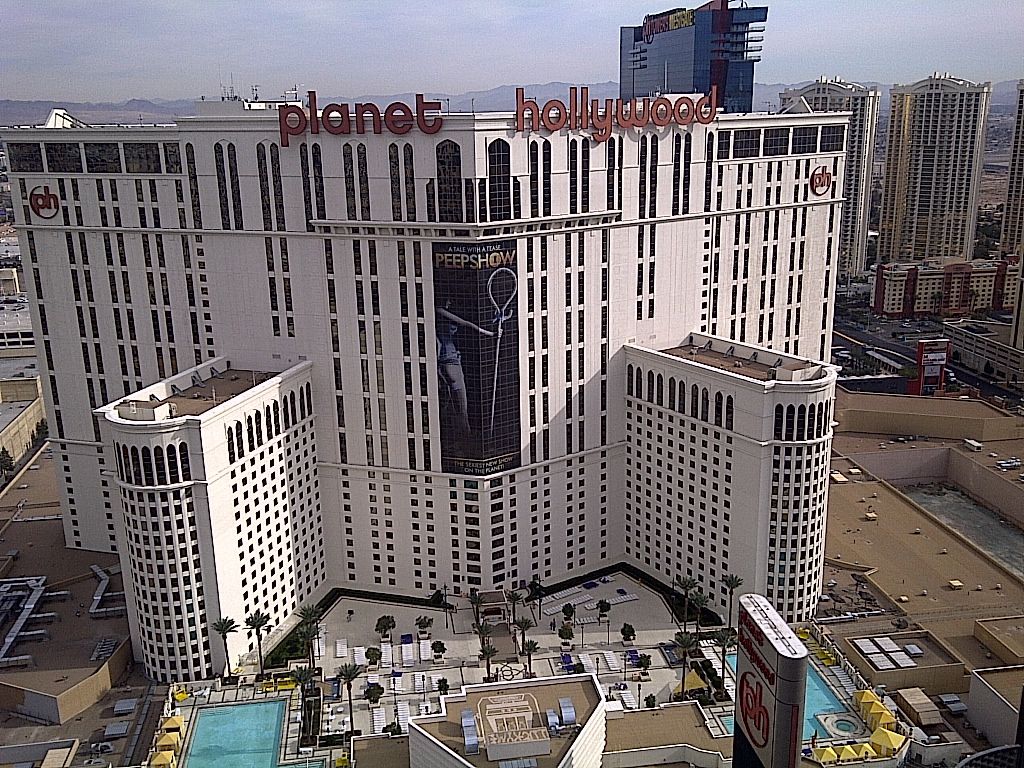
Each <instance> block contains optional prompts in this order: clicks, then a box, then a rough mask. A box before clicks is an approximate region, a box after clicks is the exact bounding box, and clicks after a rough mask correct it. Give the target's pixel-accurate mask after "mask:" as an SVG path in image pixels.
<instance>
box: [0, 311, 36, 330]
mask: <svg viewBox="0 0 1024 768" xmlns="http://www.w3.org/2000/svg"><path fill="white" fill-rule="evenodd" d="M15 307H21V309H18V310H15ZM31 330H32V314H31V313H30V312H29V309H28V304H0V333H10V332H12V331H31Z"/></svg>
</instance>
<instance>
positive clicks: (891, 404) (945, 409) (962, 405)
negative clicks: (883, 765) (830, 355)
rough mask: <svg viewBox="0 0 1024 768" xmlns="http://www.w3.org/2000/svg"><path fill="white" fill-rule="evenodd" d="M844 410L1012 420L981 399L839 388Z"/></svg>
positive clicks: (839, 406) (839, 401)
mask: <svg viewBox="0 0 1024 768" xmlns="http://www.w3.org/2000/svg"><path fill="white" fill-rule="evenodd" d="M844 408H852V409H855V410H864V411H892V412H896V413H909V414H916V415H922V416H957V417H961V418H963V417H966V418H973V419H993V418H1012V417H1010V416H1009V414H1007V413H1006V412H1005V411H1001V410H999V409H998V408H996V407H995V406H992V405H989V404H988V403H986V402H983V401H981V400H974V399H971V400H959V399H957V398H952V397H918V396H916V395H886V394H876V393H873V392H850V391H849V390H846V389H843V388H842V387H836V409H837V410H842V409H844Z"/></svg>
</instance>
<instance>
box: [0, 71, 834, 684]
mask: <svg viewBox="0 0 1024 768" xmlns="http://www.w3.org/2000/svg"><path fill="white" fill-rule="evenodd" d="M715 99H716V96H715V94H713V93H712V94H709V95H707V96H699V95H695V96H692V97H685V96H684V97H679V96H672V97H665V98H659V99H657V100H646V99H645V100H643V101H642V102H639V103H638V104H637V105H635V106H632V108H631V105H630V104H628V103H626V104H623V103H616V102H613V101H608V102H606V103H596V102H594V103H591V101H590V100H589V99H588V97H587V94H586V90H585V89H574V90H573V91H572V92H571V93H570V94H568V98H566V99H565V101H564V102H548V103H547V104H540V105H538V104H534V103H533V102H532V101H531V100H530V99H528V98H527V97H526V96H525V95H524V94H523V93H522V92H521V91H520V93H519V95H518V101H517V111H516V113H514V114H509V113H493V114H476V115H471V114H441V113H440V111H439V104H438V103H436V102H429V101H427V100H425V99H423V98H419V99H417V103H416V104H413V105H405V104H400V103H396V104H393V105H391V106H389V107H387V108H386V109H378V108H377V107H373V106H372V105H355V106H349V105H340V106H339V105H324V104H320V105H319V106H318V105H317V103H316V98H315V93H312V92H311V93H310V94H309V103H307V104H303V105H296V104H291V105H272V104H266V103H245V102H240V101H228V102H215V103H210V102H204V103H202V104H201V105H200V112H199V115H198V116H197V117H189V118H182V119H181V120H180V122H179V123H178V124H177V125H174V126H145V127H139V126H131V127H125V126H83V125H82V124H80V123H77V121H71V120H68V119H66V118H63V119H62V117H61V115H60V114H59V113H58V114H57V115H55V116H53V117H52V119H51V121H50V125H55V126H56V125H67V126H68V127H66V128H62V129H58V128H56V127H54V128H38V129H10V130H6V131H4V132H3V133H2V138H3V140H4V141H5V142H6V143H7V150H8V155H9V157H10V160H11V173H12V178H13V181H14V186H15V189H16V190H17V192H18V198H19V199H20V202H19V203H17V204H16V209H17V217H18V224H19V226H20V236H21V238H22V250H23V252H24V253H26V254H27V255H28V258H27V270H28V273H29V274H28V277H29V280H28V282H29V284H30V286H31V288H30V290H31V292H32V295H33V299H34V301H33V307H32V312H33V320H34V322H35V323H36V328H37V329H38V334H39V336H40V338H41V345H42V350H43V355H42V357H43V361H44V366H45V371H44V375H43V381H44V389H45V396H46V403H47V407H48V408H49V414H50V417H51V425H52V426H51V435H52V436H53V440H54V443H55V447H56V449H57V454H58V457H59V466H60V470H61V479H62V485H63V505H64V511H65V516H64V523H65V531H66V537H67V543H68V545H69V546H72V547H78V548H83V549H94V550H116V551H118V552H119V554H120V556H121V561H122V565H123V568H124V573H125V574H126V592H127V599H128V602H129V608H130V610H129V613H130V614H131V625H132V635H133V639H134V642H135V648H136V654H137V656H138V657H139V658H140V659H141V660H142V661H143V662H144V664H145V668H146V670H147V672H148V673H149V674H150V675H152V676H153V677H154V678H157V679H161V680H170V679H181V678H189V677H198V676H203V675H209V674H211V673H212V672H215V671H219V670H221V669H222V668H223V666H224V664H225V659H224V657H223V652H222V650H221V643H220V642H219V639H218V638H216V637H214V636H213V633H212V630H211V625H212V623H213V622H214V621H215V620H216V619H217V618H219V617H220V616H231V617H234V618H236V619H239V620H240V619H241V618H242V617H244V616H245V615H247V614H249V613H251V612H252V611H254V610H257V609H260V610H263V611H266V612H268V613H270V614H271V616H272V620H273V623H274V624H277V623H279V622H281V621H282V620H283V619H285V618H286V617H287V615H288V614H289V613H290V612H291V611H293V610H294V609H295V607H296V606H297V605H299V604H301V603H304V602H307V601H308V600H311V599H315V598H317V597H319V596H322V595H323V594H324V593H325V592H326V591H327V590H328V589H329V588H331V587H332V586H336V585H341V586H347V587H353V588H361V589H371V590H375V591H379V592H382V593H401V594H409V595H424V594H428V593H430V592H431V591H433V590H436V589H440V588H442V587H443V586H445V585H447V586H448V588H449V589H450V590H454V591H456V592H458V591H462V592H465V591H468V590H469V589H470V588H473V587H481V588H490V587H492V586H496V587H497V586H504V587H510V586H512V585H521V584H524V583H525V582H528V581H529V580H530V579H531V578H533V577H535V576H536V577H539V578H540V579H541V580H542V581H544V582H546V583H554V582H557V581H559V580H563V579H566V578H570V577H576V576H581V575H583V574H586V573H588V572H590V571H593V570H594V569H597V568H600V567H602V566H607V565H611V564H615V563H619V562H625V563H630V564H632V565H634V566H636V567H638V568H640V569H642V570H644V571H646V572H647V573H649V574H650V575H651V576H653V577H655V578H658V579H660V580H662V581H664V582H666V583H668V582H671V581H672V580H673V579H674V578H675V577H677V576H682V575H685V574H690V575H692V576H694V577H696V578H697V579H699V581H700V582H701V584H702V586H703V588H704V589H705V590H707V591H709V592H710V593H711V596H712V600H713V602H712V606H713V607H715V608H717V609H719V610H721V609H723V608H724V606H725V605H726V603H727V597H726V590H725V589H724V587H723V586H722V583H721V579H722V577H723V576H725V575H726V574H728V573H735V574H738V575H740V576H742V577H743V578H744V588H745V589H751V590H757V591H759V592H762V593H764V594H766V595H768V596H769V598H770V599H771V600H772V602H773V603H774V605H775V606H776V607H777V608H778V609H779V610H780V612H781V613H782V614H783V615H784V616H785V617H786V618H787V619H789V620H797V619H802V618H804V617H806V616H807V615H808V614H809V612H810V611H811V610H812V609H813V606H814V604H815V600H816V596H817V589H818V579H819V572H820V566H821V559H822V552H823V542H824V522H825V502H826V493H827V486H826V476H827V457H828V452H829V445H830V442H831V434H832V432H831V408H832V397H833V389H834V382H835V371H834V369H832V368H830V367H829V366H828V365H826V364H823V363H819V362H815V361H818V360H822V359H824V358H825V357H826V355H827V351H828V349H829V337H830V333H831V327H832V311H831V292H832V290H833V286H834V283H835V269H836V243H837V236H838V232H839V223H840V217H841V209H842V198H841V192H837V190H842V179H843V170H844V168H843V166H844V160H845V156H844V142H845V131H846V124H847V117H848V116H847V115H845V114H834V113H832V114H821V113H816V114H796V115H766V114H721V113H717V111H716V109H715ZM275 107H280V108H279V109H277V108H275ZM634 110H635V111H634ZM228 643H229V648H230V654H229V655H230V659H232V660H233V659H234V658H235V657H236V656H237V654H239V653H242V652H245V651H247V650H249V649H250V647H251V645H252V641H251V639H250V638H248V637H246V636H245V634H244V633H238V634H234V635H231V636H229V638H228Z"/></svg>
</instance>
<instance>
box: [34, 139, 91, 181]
mask: <svg viewBox="0 0 1024 768" xmlns="http://www.w3.org/2000/svg"><path fill="white" fill-rule="evenodd" d="M46 167H47V169H49V171H50V173H81V172H82V148H81V146H80V145H78V144H69V143H64V142H60V143H53V144H47V145H46ZM40 170H42V169H40Z"/></svg>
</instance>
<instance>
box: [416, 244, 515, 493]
mask: <svg viewBox="0 0 1024 768" xmlns="http://www.w3.org/2000/svg"><path fill="white" fill-rule="evenodd" d="M433 259H434V314H435V318H434V322H435V328H436V332H437V376H438V391H439V393H440V405H439V412H440V421H441V468H442V470H443V471H445V472H455V473H459V474H466V475H489V474H493V473H495V472H501V471H504V470H506V469H513V468H515V467H517V466H519V457H520V436H519V327H518V321H519V317H518V312H517V301H516V300H517V296H518V294H519V280H518V277H517V275H516V241H515V240H501V241H497V242H488V243H434V244H433Z"/></svg>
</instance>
